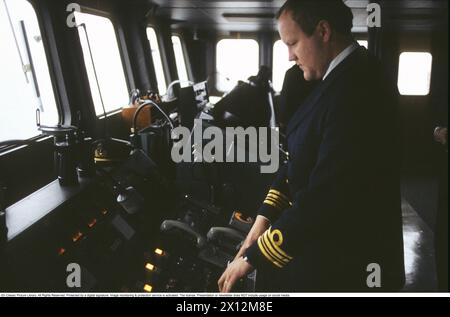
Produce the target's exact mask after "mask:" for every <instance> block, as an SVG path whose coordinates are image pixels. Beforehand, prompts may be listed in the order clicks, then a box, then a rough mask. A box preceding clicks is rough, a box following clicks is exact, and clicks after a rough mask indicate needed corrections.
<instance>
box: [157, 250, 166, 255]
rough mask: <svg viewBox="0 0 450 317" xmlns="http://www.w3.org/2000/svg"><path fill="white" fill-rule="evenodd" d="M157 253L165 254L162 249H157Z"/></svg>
mask: <svg viewBox="0 0 450 317" xmlns="http://www.w3.org/2000/svg"><path fill="white" fill-rule="evenodd" d="M155 253H156V254H158V255H163V254H164V251H163V250H161V249H155Z"/></svg>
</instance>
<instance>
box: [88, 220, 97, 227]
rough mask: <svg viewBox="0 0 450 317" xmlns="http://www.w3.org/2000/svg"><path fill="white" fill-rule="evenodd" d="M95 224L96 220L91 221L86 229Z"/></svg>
mask: <svg viewBox="0 0 450 317" xmlns="http://www.w3.org/2000/svg"><path fill="white" fill-rule="evenodd" d="M96 224H97V219H92V221H91V222H89V223H88V227H89V228H92V227H93V226H95V225H96Z"/></svg>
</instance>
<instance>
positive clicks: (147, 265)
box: [145, 263, 155, 271]
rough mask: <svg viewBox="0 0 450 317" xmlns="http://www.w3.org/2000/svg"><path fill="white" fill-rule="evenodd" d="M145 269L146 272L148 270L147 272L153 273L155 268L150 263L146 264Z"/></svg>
mask: <svg viewBox="0 0 450 317" xmlns="http://www.w3.org/2000/svg"><path fill="white" fill-rule="evenodd" d="M145 268H146V269H147V270H149V271H154V270H155V266H154V265H153V264H151V263H147V264H146V265H145Z"/></svg>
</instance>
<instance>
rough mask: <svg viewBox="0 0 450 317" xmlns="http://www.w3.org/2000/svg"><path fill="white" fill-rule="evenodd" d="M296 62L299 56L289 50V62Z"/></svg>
mask: <svg viewBox="0 0 450 317" xmlns="http://www.w3.org/2000/svg"><path fill="white" fill-rule="evenodd" d="M296 60H297V56H296V55H295V54H294V52H293V51H292V50H289V61H290V62H293V61H294V62H295V61H296Z"/></svg>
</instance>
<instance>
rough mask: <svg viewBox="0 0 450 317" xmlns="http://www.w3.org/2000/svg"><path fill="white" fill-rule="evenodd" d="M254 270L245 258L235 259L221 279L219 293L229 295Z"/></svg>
mask: <svg viewBox="0 0 450 317" xmlns="http://www.w3.org/2000/svg"><path fill="white" fill-rule="evenodd" d="M253 270H254V268H253V267H252V266H251V265H250V263H248V262H247V261H245V260H244V258H243V257H240V258H237V259H235V260H234V261H233V262H231V263H230V264H229V265H228V267H227V269H226V270H225V272H223V274H222V276H221V277H220V279H219V282H218V285H219V291H220V292H221V293H229V292H230V291H231V289H232V288H233V286H234V284H236V282H237V281H239V280H240V279H241V278H243V277H245V276H247V274H249V273H250V272H252V271H253Z"/></svg>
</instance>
